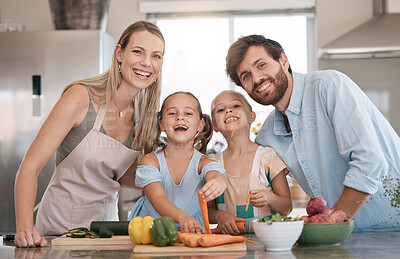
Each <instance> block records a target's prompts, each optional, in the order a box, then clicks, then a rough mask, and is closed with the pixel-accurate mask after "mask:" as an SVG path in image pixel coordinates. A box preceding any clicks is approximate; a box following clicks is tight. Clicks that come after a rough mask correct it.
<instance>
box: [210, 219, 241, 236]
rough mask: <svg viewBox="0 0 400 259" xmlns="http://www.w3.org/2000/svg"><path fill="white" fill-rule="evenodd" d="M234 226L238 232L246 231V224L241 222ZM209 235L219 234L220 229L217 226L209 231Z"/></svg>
mask: <svg viewBox="0 0 400 259" xmlns="http://www.w3.org/2000/svg"><path fill="white" fill-rule="evenodd" d="M236 226H237V228H238V229H239V230H240V231H243V230H245V229H246V222H243V221H238V222H236ZM211 233H213V234H221V233H222V232H221V229H219V227H218V226H217V227H216V228H213V229H211Z"/></svg>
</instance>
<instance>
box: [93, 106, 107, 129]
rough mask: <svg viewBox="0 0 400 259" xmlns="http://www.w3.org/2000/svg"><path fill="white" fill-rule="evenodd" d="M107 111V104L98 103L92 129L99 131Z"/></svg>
mask: <svg viewBox="0 0 400 259" xmlns="http://www.w3.org/2000/svg"><path fill="white" fill-rule="evenodd" d="M106 111H107V104H102V105H100V108H99V111H98V113H97V117H96V121H95V122H94V126H93V129H94V130H97V131H99V130H100V127H101V124H102V123H103V119H104V115H105V114H106Z"/></svg>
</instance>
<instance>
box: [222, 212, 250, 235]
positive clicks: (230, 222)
mask: <svg viewBox="0 0 400 259" xmlns="http://www.w3.org/2000/svg"><path fill="white" fill-rule="evenodd" d="M215 218H216V220H217V223H218V227H219V229H220V230H221V232H222V234H230V235H238V234H239V233H240V230H239V229H238V228H237V226H236V222H238V221H243V222H246V221H247V220H246V219H243V218H238V217H235V216H233V215H232V214H230V213H229V212H226V211H223V210H221V211H218V216H216V217H215Z"/></svg>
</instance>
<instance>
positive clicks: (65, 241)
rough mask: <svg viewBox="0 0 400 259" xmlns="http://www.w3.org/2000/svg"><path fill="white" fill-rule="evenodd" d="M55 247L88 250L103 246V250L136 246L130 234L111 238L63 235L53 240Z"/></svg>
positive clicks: (128, 248) (52, 244)
mask: <svg viewBox="0 0 400 259" xmlns="http://www.w3.org/2000/svg"><path fill="white" fill-rule="evenodd" d="M51 246H52V248H54V249H59V250H64V249H72V248H73V249H74V250H86V249H96V248H99V249H100V248H101V250H131V249H133V247H134V246H135V245H134V244H133V243H132V242H131V240H130V238H129V236H127V235H125V236H112V237H111V238H93V239H91V238H88V237H85V238H72V237H66V236H61V237H57V238H54V239H52V240H51Z"/></svg>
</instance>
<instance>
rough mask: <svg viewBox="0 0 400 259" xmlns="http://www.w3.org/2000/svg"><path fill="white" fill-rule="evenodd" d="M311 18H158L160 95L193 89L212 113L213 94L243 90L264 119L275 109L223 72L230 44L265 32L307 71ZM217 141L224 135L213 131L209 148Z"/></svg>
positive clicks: (259, 119) (298, 68)
mask: <svg viewBox="0 0 400 259" xmlns="http://www.w3.org/2000/svg"><path fill="white" fill-rule="evenodd" d="M311 20H312V19H311ZM309 21H310V19H309V17H308V16H307V15H300V14H299V15H290V16H288V15H276V14H274V15H259V14H258V15H253V16H251V15H246V16H243V15H235V16H228V17H203V18H190V17H184V18H177V17H173V18H172V17H171V18H168V17H164V18H159V19H156V20H155V22H156V23H157V25H158V26H159V28H160V29H161V31H162V32H163V34H164V37H165V41H166V45H165V57H164V65H163V72H162V73H163V74H162V80H163V88H162V96H161V100H164V98H165V97H167V96H168V95H169V94H171V93H173V92H176V91H189V92H192V93H193V94H194V95H195V96H196V97H197V98H198V99H199V101H200V103H201V106H202V109H203V112H204V113H207V114H210V110H211V101H212V99H213V98H214V97H215V96H216V95H217V94H218V93H220V92H221V91H223V90H227V89H233V90H236V91H239V92H241V93H243V94H244V95H245V96H246V98H247V99H248V100H249V102H250V103H251V105H252V106H253V110H254V111H255V112H256V114H257V119H256V121H255V124H257V123H263V122H264V120H265V119H266V117H267V115H268V114H269V113H270V112H271V111H272V110H273V109H274V108H273V107H272V106H271V107H266V106H262V105H259V104H257V103H256V102H254V101H253V100H252V99H251V98H250V97H248V95H247V94H246V93H245V92H244V91H243V90H242V89H241V88H240V87H237V86H235V85H234V84H233V83H231V82H230V80H229V78H228V77H227V75H226V73H225V57H226V54H227V51H228V48H229V46H230V44H231V43H233V41H236V40H237V39H238V38H239V37H241V36H246V35H250V34H262V35H264V36H266V37H268V38H271V39H273V40H276V41H278V42H279V43H280V44H281V45H282V47H283V48H284V50H285V53H286V54H287V56H288V59H289V62H290V64H291V67H292V69H293V71H295V72H300V73H306V72H307V71H308V67H310V66H309V64H308V62H307V61H308V57H309V55H308V53H309V52H310V51H308V49H309V48H310V46H308V45H307V42H310V40H309V39H310V33H308V31H307V28H309V27H310V26H308V24H307V23H308V22H309ZM311 38H313V36H312V35H311ZM254 137H255V135H254V134H252V135H251V138H252V139H254ZM219 141H220V142H223V143H224V140H223V137H222V136H221V135H219V134H215V136H214V137H213V140H212V141H211V143H210V146H209V147H211V146H213V145H215V143H216V142H219ZM220 146H221V145H220Z"/></svg>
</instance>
